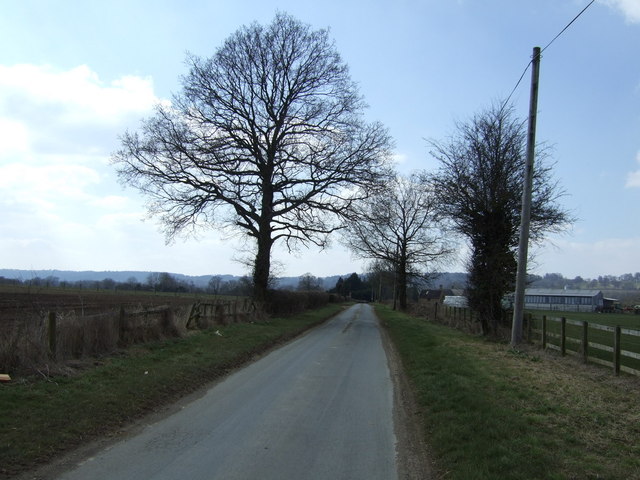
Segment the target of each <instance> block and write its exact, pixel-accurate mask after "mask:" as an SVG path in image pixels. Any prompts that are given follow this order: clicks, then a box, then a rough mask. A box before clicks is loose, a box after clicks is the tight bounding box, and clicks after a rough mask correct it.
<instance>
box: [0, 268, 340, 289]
mask: <svg viewBox="0 0 640 480" xmlns="http://www.w3.org/2000/svg"><path fill="white" fill-rule="evenodd" d="M152 273H158V272H143V271H135V270H127V271H110V270H106V271H93V270H84V271H75V270H17V269H8V268H3V269H0V277H4V278H11V279H14V278H15V279H18V280H21V281H23V282H24V281H27V280H30V279H33V278H36V277H38V278H43V279H45V278H48V277H53V278H57V279H58V280H59V281H61V282H80V281H90V282H100V281H102V280H105V279H107V278H110V279H111V280H114V281H116V282H119V283H124V282H128V281H129V280H130V279H131V278H135V279H136V282H139V283H145V282H146V281H147V278H148V277H149V275H150V274H152ZM167 273H169V274H170V275H171V276H172V277H174V278H175V279H176V280H179V281H184V282H187V283H193V284H194V285H195V286H196V287H202V288H204V287H206V286H207V285H208V284H209V280H210V279H211V277H214V276H219V277H221V278H222V281H225V282H228V281H230V280H239V279H240V278H242V277H240V276H238V275H229V274H221V275H218V274H216V275H183V274H181V273H171V272H167ZM349 275H351V273H347V274H345V275H332V276H329V277H320V280H321V281H322V287H323V288H324V289H326V290H328V289H330V288H333V287H334V286H335V285H336V282H337V281H338V278H340V277H342V278H347V277H348V276H349ZM299 281H300V277H280V278H278V284H277V285H278V288H293V289H295V288H297V286H298V283H299Z"/></svg>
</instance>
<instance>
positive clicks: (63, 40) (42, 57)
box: [0, 0, 640, 278]
mask: <svg viewBox="0 0 640 480" xmlns="http://www.w3.org/2000/svg"><path fill="white" fill-rule="evenodd" d="M587 4H589V1H588V0H455V1H454V0H421V1H418V0H393V1H391V0H387V1H379V0H366V1H365V0H358V1H350V0H340V1H335V0H325V1H323V2H301V1H300V0H295V1H294V0H291V1H289V0H282V1H269V0H251V1H244V0H235V1H233V2H230V1H217V0H209V1H204V0H191V1H189V2H184V1H182V0H110V1H109V2H106V1H98V0H65V1H63V2H50V1H45V0H21V1H19V2H17V1H13V0H0V268H16V269H24V270H30V271H32V272H34V274H38V272H41V271H45V270H49V269H59V270H97V271H102V270H109V271H118V270H142V271H167V272H174V273H182V274H187V275H207V274H234V275H243V274H247V273H248V270H247V267H246V266H245V265H244V264H243V263H242V262H239V261H238V260H241V259H242V258H244V257H245V255H246V254H243V253H242V251H241V249H240V250H239V248H240V246H239V245H237V240H235V239H228V238H224V237H222V236H221V235H220V233H219V232H217V231H216V230H214V229H211V228H209V229H202V230H201V231H200V232H199V234H198V236H197V237H196V238H185V239H177V240H176V241H174V242H173V243H171V244H168V245H167V244H166V243H165V238H164V236H163V234H162V233H161V231H160V227H159V225H158V224H157V221H156V220H155V219H153V218H148V217H147V214H146V210H145V198H144V197H142V196H141V194H140V193H138V192H137V191H136V190H134V189H132V188H130V187H124V186H123V185H121V184H120V183H119V181H118V178H117V174H116V172H115V169H114V167H113V165H111V164H110V156H111V154H112V153H113V152H114V151H115V150H116V149H118V147H119V136H120V135H122V134H123V133H124V132H125V131H127V130H131V131H135V130H136V129H137V128H138V127H139V126H140V121H141V120H142V119H144V118H146V117H148V116H150V115H151V113H152V111H153V107H154V105H155V104H157V103H158V102H164V101H170V99H171V96H172V94H173V93H178V92H179V91H180V88H181V84H180V77H181V76H182V75H184V74H186V73H187V70H186V67H185V58H186V54H187V52H189V53H191V54H194V55H197V56H200V57H205V58H206V57H209V56H211V55H213V53H214V52H215V50H216V49H217V48H218V47H220V46H221V45H222V43H223V42H224V40H225V39H226V38H227V37H229V36H230V35H231V34H232V33H233V32H235V31H236V30H237V29H238V28H239V27H240V26H242V25H248V24H250V23H252V22H254V21H257V22H258V23H262V24H267V23H269V22H270V21H271V20H272V19H273V17H274V15H275V13H276V12H277V11H283V12H287V13H289V14H291V15H293V16H294V17H296V18H298V19H299V20H301V21H302V22H304V23H307V24H310V25H311V26H312V27H313V28H314V29H319V28H329V29H330V36H331V37H332V38H333V40H334V41H335V44H336V48H337V50H338V52H339V53H340V54H341V56H342V58H343V60H344V61H345V62H346V63H347V64H348V65H349V68H350V73H351V77H352V79H353V80H355V81H356V82H357V83H358V85H359V88H360V93H361V94H362V95H363V96H364V98H365V100H366V102H367V104H368V105H369V108H368V109H367V111H366V114H365V115H366V118H367V120H370V121H374V120H376V121H381V122H382V123H384V124H385V125H386V126H387V127H388V128H389V131H390V133H391V135H392V136H393V138H394V140H395V149H394V158H395V160H396V162H397V166H396V168H397V170H398V171H399V172H400V173H403V174H409V173H411V172H414V171H417V170H427V171H433V170H435V169H436V168H437V167H438V164H437V162H436V161H435V160H434V159H433V157H432V156H431V155H430V153H429V144H428V141H429V140H436V141H439V140H446V138H447V137H448V136H450V135H452V134H454V133H455V125H456V122H464V121H467V120H469V119H470V118H471V117H472V116H473V115H474V114H477V113H479V112H481V111H482V110H484V109H486V108H488V107H490V106H491V105H492V104H494V103H496V102H499V101H502V100H504V99H505V98H507V96H509V94H510V93H511V92H512V90H513V89H514V87H515V86H516V83H517V81H518V79H519V78H520V76H521V74H522V73H523V71H524V70H525V67H526V66H527V65H528V63H529V61H530V59H531V54H532V49H533V47H534V46H540V47H544V46H546V45H547V44H548V43H549V42H551V41H552V39H553V38H554V37H555V36H556V35H557V34H558V33H559V32H560V31H561V30H562V29H563V28H564V27H565V26H566V25H567V24H568V23H569V22H570V21H571V20H572V19H573V18H574V17H575V16H576V15H577V14H578V13H579V12H580V11H581V10H582V9H583V8H584V7H585V6H587ZM529 84H530V73H529V72H527V73H526V74H525V76H524V77H523V79H522V82H521V83H520V85H519V86H518V87H517V88H516V89H515V91H513V95H512V97H511V101H512V102H513V107H514V109H515V112H516V114H517V115H518V116H519V117H521V118H522V119H523V120H524V119H525V118H526V116H527V114H528V108H529V106H528V103H529V89H530V87H529ZM538 95H539V97H538V118H537V140H538V141H541V142H545V143H546V144H547V145H548V146H550V147H551V149H552V150H551V152H552V159H553V161H554V162H555V167H554V174H555V178H556V179H557V180H558V181H559V183H560V185H561V186H562V188H563V189H564V190H565V191H566V196H564V197H563V198H562V199H561V204H562V206H563V207H564V208H566V209H568V210H569V211H570V212H571V213H572V214H573V215H574V216H575V217H576V218H577V219H578V220H577V221H576V222H575V224H574V225H573V226H572V227H571V228H570V229H569V230H568V231H567V232H566V233H563V234H559V235H552V236H550V237H549V238H548V239H547V241H545V242H544V243H543V244H542V245H540V246H538V247H535V248H533V250H532V252H533V254H534V260H533V263H531V264H530V270H531V271H532V272H533V273H537V274H544V273H561V274H563V275H564V276H565V277H568V278H573V277H575V276H577V275H580V276H582V277H585V278H594V277H597V276H599V275H605V274H609V275H621V274H623V273H634V272H637V271H640V0H597V1H596V2H595V3H594V4H593V5H591V6H590V7H589V8H588V9H587V10H586V11H585V12H584V13H583V14H582V15H581V16H580V17H579V18H578V19H577V20H576V21H575V22H574V23H573V24H572V25H571V26H570V27H569V28H568V29H567V30H566V31H565V32H564V33H563V34H562V35H561V36H560V37H558V38H557V39H556V40H555V41H554V42H553V43H552V44H551V45H549V47H548V48H547V49H546V50H545V51H544V53H543V56H542V59H541V64H540V88H539V94H538ZM463 259H464V248H461V253H460V255H459V258H458V260H452V261H451V263H450V264H448V265H445V266H444V268H443V269H444V270H447V271H463V270H464V266H463ZM274 261H275V263H276V271H275V273H276V274H277V275H280V276H298V275H302V274H304V273H307V272H309V273H312V274H313V275H316V276H328V275H336V274H343V273H348V272H353V271H357V272H363V271H365V266H366V262H365V261H362V260H358V259H355V258H353V257H352V255H351V254H350V253H349V252H348V251H347V250H345V249H344V248H343V247H342V246H341V245H340V242H339V241H338V239H337V238H336V239H335V240H334V241H332V244H331V246H330V248H328V249H325V250H323V251H319V250H318V249H317V248H316V249H310V250H304V251H301V252H299V253H297V254H289V253H287V252H286V251H285V250H284V249H283V247H282V246H280V247H279V246H277V245H276V247H275V249H274Z"/></svg>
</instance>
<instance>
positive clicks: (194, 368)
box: [0, 304, 342, 478]
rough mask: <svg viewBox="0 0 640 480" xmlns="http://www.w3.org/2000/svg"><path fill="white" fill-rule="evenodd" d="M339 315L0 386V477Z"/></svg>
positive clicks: (242, 331)
mask: <svg viewBox="0 0 640 480" xmlns="http://www.w3.org/2000/svg"><path fill="white" fill-rule="evenodd" d="M341 308H342V306H341V305H337V304H330V305H329V306H327V307H324V308H322V309H319V310H315V311H309V312H307V313H304V314H300V315H296V316H293V317H290V318H284V319H283V318H275V319H272V320H270V321H268V322H263V323H254V324H250V323H242V324H232V325H228V326H219V327H218V326H216V327H215V328H214V329H211V330H206V331H202V332H197V333H194V334H191V335H189V336H187V337H186V338H182V339H173V340H167V341H162V342H157V343H151V344H145V345H138V346H134V347H131V348H130V349H128V350H127V351H126V352H124V353H122V354H120V355H118V356H110V357H105V358H102V359H98V360H95V362H97V365H96V364H94V363H87V364H85V366H86V367H87V368H86V369H84V370H83V369H78V370H77V371H76V372H75V373H73V374H70V375H68V376H54V377H47V376H46V375H45V373H46V372H43V376H41V377H31V378H15V379H14V381H13V382H11V383H10V384H0V412H2V414H1V415H0V478H2V477H5V478H8V477H10V476H12V475H13V474H15V473H16V472H19V471H21V470H24V469H25V468H28V467H30V466H33V465H35V464H36V463H39V462H43V461H46V460H48V459H50V458H51V457H53V456H54V455H57V454H59V453H60V452H62V451H64V450H67V449H69V448H72V447H75V446H78V445H80V444H83V443H86V442H88V441H90V440H91V439H94V438H97V437H99V436H102V435H105V434H109V433H110V432H113V431H116V430H117V429H118V428H119V427H120V426H122V425H124V424H126V423H128V422H131V421H132V420H133V419H135V418H137V417H140V416H142V415H144V414H145V413H148V412H150V411H154V410H156V409H157V408H158V407H161V406H162V405H165V404H169V403H171V402H174V401H175V400H176V399H178V398H179V397H180V396H182V395H184V394H185V393H188V392H190V391H193V390H196V389H198V388H199V387H201V386H202V385H204V384H206V383H207V382H210V381H211V380H213V379H215V378H217V377H219V376H221V375H223V374H225V373H226V372H228V371H229V370H230V369H232V368H235V367H237V366H239V365H241V364H242V363H243V362H246V361H248V360H249V359H250V358H251V357H252V356H253V355H255V354H257V353H260V352H263V351H265V350H266V349H268V348H269V347H271V346H273V345H274V344H276V343H278V342H281V341H284V340H286V339H288V338H291V337H292V336H295V335H297V334H299V333H301V332H302V331H304V330H305V329H307V328H309V327H310V326H312V325H315V324H318V323H320V322H322V321H324V320H326V319H327V318H329V317H331V316H332V315H334V314H335V313H337V312H338V311H339V310H340V309H341ZM216 332H219V333H220V335H218V334H217V333H216ZM70 373H71V372H70Z"/></svg>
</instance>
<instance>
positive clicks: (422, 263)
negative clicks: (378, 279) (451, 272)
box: [344, 175, 452, 310]
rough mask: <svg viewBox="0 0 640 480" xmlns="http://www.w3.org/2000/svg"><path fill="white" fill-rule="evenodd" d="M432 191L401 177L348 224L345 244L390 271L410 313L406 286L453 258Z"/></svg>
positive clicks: (402, 303) (356, 212)
mask: <svg viewBox="0 0 640 480" xmlns="http://www.w3.org/2000/svg"><path fill="white" fill-rule="evenodd" d="M435 198H436V197H435V195H434V193H433V191H432V189H431V185H430V184H429V183H427V182H424V181H422V180H421V179H420V178H419V176H418V175H411V176H409V177H403V176H400V175H398V176H396V177H395V178H394V179H393V180H392V181H390V182H389V183H388V184H387V185H386V187H385V189H384V190H382V191H380V192H379V193H378V194H376V195H374V196H372V197H370V198H369V199H367V200H365V201H363V202H360V204H359V205H358V207H357V208H356V209H355V210H354V214H353V215H352V217H350V218H349V219H348V221H347V222H346V224H345V235H344V238H345V243H346V245H347V246H348V247H349V248H350V249H351V250H352V251H353V252H354V253H355V254H356V255H358V256H359V257H361V258H368V259H372V260H378V261H381V262H384V263H385V264H387V265H390V266H391V268H392V269H393V271H394V273H395V277H396V286H397V288H396V294H397V298H398V301H399V303H400V308H401V309H402V310H404V309H406V307H407V284H408V282H409V280H410V279H411V278H412V277H414V278H415V277H420V276H424V275H425V273H426V271H427V270H429V269H431V271H434V270H435V266H436V265H437V264H438V262H439V261H441V260H442V259H443V258H444V257H446V256H447V255H449V254H450V253H452V249H451V247H450V245H451V244H450V242H449V241H447V240H446V239H445V237H444V236H443V235H442V233H441V231H440V229H439V228H438V226H437V221H436V218H437V216H436V214H437V211H438V208H437V204H436V201H435Z"/></svg>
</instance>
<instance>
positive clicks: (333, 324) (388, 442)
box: [59, 304, 398, 480]
mask: <svg viewBox="0 0 640 480" xmlns="http://www.w3.org/2000/svg"><path fill="white" fill-rule="evenodd" d="M397 476H398V474H397V467H396V439H395V435H394V425H393V385H392V381H391V378H390V374H389V368H388V365H387V358H386V355H385V352H384V349H383V346H382V341H381V336H380V331H379V329H378V324H377V320H376V318H375V315H374V313H373V309H372V307H371V306H369V305H364V304H359V305H354V306H352V307H350V308H349V309H348V310H346V311H344V312H343V313H341V314H340V315H338V316H337V317H336V318H334V319H333V320H331V321H330V322H328V323H326V324H324V325H322V326H321V327H319V328H316V329H314V330H312V331H310V332H309V333H307V334H306V335H304V336H303V337H301V338H299V339H297V340H295V341H294V342H291V343H289V344H287V345H285V346H284V347H282V348H280V349H278V350H276V351H274V352H272V353H270V354H269V355H267V356H265V357H264V358H262V359H260V360H259V361H257V362H255V363H253V364H251V365H249V366H248V367H246V368H244V369H242V370H240V371H238V372H236V373H235V374H233V375H231V376H229V377H228V378H226V379H225V380H224V381H222V382H220V383H218V384H216V385H215V386H214V387H213V388H211V389H210V390H209V391H208V392H207V393H206V394H204V395H203V396H202V397H200V398H199V399H197V400H195V401H194V402H192V403H190V404H188V405H186V406H185V407H184V408H182V410H180V411H179V412H177V413H175V414H173V415H171V416H169V417H167V418H165V419H163V420H161V421H159V422H158V423H155V424H152V425H149V426H147V427H145V428H144V429H143V430H142V431H141V432H140V433H139V434H138V435H137V436H134V437H132V438H128V439H126V440H123V441H121V442H119V443H116V444H114V445H112V446H111V447H109V448H108V449H107V450H105V451H102V452H100V453H98V454H97V455H95V456H94V457H92V458H89V459H85V460H84V461H83V462H82V463H81V464H79V465H77V466H76V467H75V468H74V469H73V470H70V471H67V472H66V473H64V474H63V475H62V476H61V477H59V478H61V479H63V480H80V479H81V480H86V479H92V480H100V479H105V480H106V479H109V480H125V479H131V480H133V479H135V480H140V479H145V480H170V479H171V480H173V479H190V480H201V479H202V480H204V479H207V480H212V479H224V480H235V479H237V480H251V479H260V480H270V479H274V480H275V479H277V480H286V479H296V480H298V479H318V480H319V479H331V480H336V479H349V480H358V479H363V480H364V479H366V480H375V479H380V480H394V479H397Z"/></svg>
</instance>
